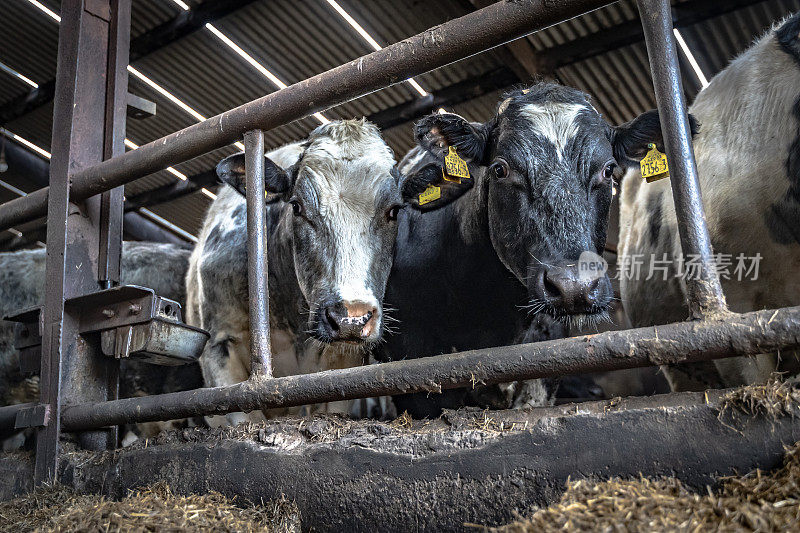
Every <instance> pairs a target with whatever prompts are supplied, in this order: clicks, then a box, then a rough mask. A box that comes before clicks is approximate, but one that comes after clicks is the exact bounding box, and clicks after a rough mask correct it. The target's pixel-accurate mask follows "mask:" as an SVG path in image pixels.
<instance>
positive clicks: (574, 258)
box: [415, 83, 661, 319]
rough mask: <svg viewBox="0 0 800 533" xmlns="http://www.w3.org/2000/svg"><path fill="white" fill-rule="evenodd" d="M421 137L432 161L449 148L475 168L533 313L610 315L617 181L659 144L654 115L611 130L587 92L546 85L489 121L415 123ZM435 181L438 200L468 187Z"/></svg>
mask: <svg viewBox="0 0 800 533" xmlns="http://www.w3.org/2000/svg"><path fill="white" fill-rule="evenodd" d="M415 135H416V139H417V142H418V143H419V145H420V146H422V147H423V148H425V149H427V150H428V151H429V152H431V153H433V154H434V155H435V156H438V157H444V155H445V154H446V153H447V152H448V151H449V149H450V147H451V146H452V147H454V148H455V149H456V151H457V153H458V154H459V155H460V156H461V157H462V158H464V159H466V160H467V161H468V162H470V165H471V166H473V167H474V168H475V174H476V177H477V178H478V179H477V180H474V181H475V182H476V185H475V187H478V188H480V189H479V191H476V193H477V194H479V195H480V197H481V200H480V205H482V206H483V209H484V210H485V213H484V214H482V215H481V216H483V217H485V219H486V222H487V223H488V233H489V238H490V240H491V244H492V246H493V247H494V249H495V251H496V252H497V255H498V257H499V258H500V260H501V261H502V262H503V264H504V265H505V266H506V267H507V268H508V269H509V270H510V271H511V272H512V273H513V274H514V275H515V276H516V277H517V279H519V280H520V281H521V282H522V283H524V284H525V285H526V287H527V289H528V293H529V297H530V300H531V308H532V309H533V310H534V311H537V312H538V311H543V312H548V313H550V314H552V315H554V316H556V317H560V318H570V319H572V318H577V319H583V318H590V319H598V318H600V317H604V316H606V315H607V313H606V311H607V309H608V307H609V305H610V302H611V300H612V298H613V292H612V288H611V282H610V280H609V278H608V276H607V275H606V274H605V270H604V269H599V270H598V269H597V268H596V267H597V265H598V264H601V265H604V262H602V259H601V257H600V255H602V253H603V249H604V247H605V242H606V231H607V226H608V216H609V206H610V205H611V195H612V184H613V180H614V179H615V178H618V177H620V176H621V175H622V174H623V172H624V170H625V168H626V167H627V166H628V165H631V164H634V163H635V157H637V156H638V157H639V158H640V157H641V155H643V154H644V152H645V150H644V148H645V147H646V146H647V143H648V142H657V143H660V142H661V130H660V126H659V123H658V120H657V116H655V117H654V116H653V115H652V114H646V115H643V116H642V117H640V118H639V119H637V120H635V121H634V122H632V123H630V124H627V125H625V126H622V127H619V128H613V127H611V126H609V125H608V124H607V123H606V122H605V121H604V120H603V118H602V117H601V116H600V114H599V113H598V112H597V111H596V110H595V109H594V107H592V105H591V103H590V101H589V97H588V95H586V94H585V93H583V92H581V91H579V90H576V89H572V88H568V87H563V86H560V85H555V84H550V83H542V84H538V85H536V86H534V87H531V88H530V89H524V90H516V91H514V92H512V93H510V94H509V95H508V96H507V97H506V98H505V99H504V100H503V101H502V103H501V104H500V106H499V108H498V111H497V114H496V115H495V116H494V117H493V118H492V119H491V120H489V121H488V122H486V123H484V124H480V123H474V122H472V123H471V122H469V121H467V120H466V119H464V118H463V117H461V116H459V115H456V114H451V113H443V114H434V115H430V116H428V117H426V118H424V119H422V120H421V121H420V122H419V123H418V124H417V125H416V130H415ZM470 183H472V181H470ZM437 185H440V186H441V187H442V188H443V193H442V195H441V198H440V199H439V200H438V201H437V202H439V203H440V204H443V203H446V202H451V201H453V200H455V199H456V198H458V197H459V196H461V195H462V194H464V192H465V190H466V188H465V187H464V186H463V185H455V184H452V183H450V182H447V181H442V182H441V183H438V184H437ZM429 207H437V206H429Z"/></svg>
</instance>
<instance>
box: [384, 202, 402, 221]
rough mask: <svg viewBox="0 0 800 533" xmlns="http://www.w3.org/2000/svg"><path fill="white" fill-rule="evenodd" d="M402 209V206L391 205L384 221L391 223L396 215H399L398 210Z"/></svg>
mask: <svg viewBox="0 0 800 533" xmlns="http://www.w3.org/2000/svg"><path fill="white" fill-rule="evenodd" d="M402 208H403V206H402V205H393V206H392V207H390V208H389V209H388V210H387V211H386V221H387V222H391V221H393V220H397V215H398V214H400V210H401V209H402Z"/></svg>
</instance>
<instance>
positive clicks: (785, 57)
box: [619, 15, 800, 390]
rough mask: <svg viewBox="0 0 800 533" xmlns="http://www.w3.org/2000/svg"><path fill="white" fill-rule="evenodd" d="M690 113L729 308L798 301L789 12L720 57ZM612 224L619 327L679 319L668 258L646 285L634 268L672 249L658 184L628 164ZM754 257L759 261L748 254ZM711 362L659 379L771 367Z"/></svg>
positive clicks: (675, 242)
mask: <svg viewBox="0 0 800 533" xmlns="http://www.w3.org/2000/svg"><path fill="white" fill-rule="evenodd" d="M690 112H691V114H692V115H693V116H694V117H695V118H696V119H697V121H698V122H699V133H697V135H695V137H694V152H695V157H696V159H697V170H698V172H699V177H700V186H701V189H702V196H703V205H704V207H705V212H706V218H707V221H708V228H709V231H710V234H711V240H712V245H713V248H714V253H715V254H721V255H718V267H719V270H721V271H723V272H725V271H726V270H727V271H728V273H729V274H730V279H723V280H722V284H723V289H724V291H725V295H726V297H727V301H728V304H729V306H730V307H731V309H732V310H734V311H738V312H745V311H753V310H757V309H764V308H777V307H783V306H789V305H797V304H800V278H799V277H798V276H797V271H798V269H799V268H800V15H795V16H793V17H792V18H790V19H788V20H787V21H785V22H784V23H783V24H782V25H780V27H777V28H774V29H773V30H772V31H770V32H769V33H768V34H767V35H766V36H764V37H763V38H762V39H760V40H759V41H757V42H756V43H755V44H754V45H753V46H752V47H751V48H750V49H748V50H747V51H746V52H744V53H743V54H742V55H741V56H740V57H738V58H737V59H735V60H734V61H733V62H731V64H730V65H729V66H728V67H727V68H726V69H725V70H723V71H722V72H720V73H719V74H718V75H717V76H716V77H714V79H713V80H711V83H710V85H709V86H708V87H706V88H705V89H703V91H701V92H700V94H698V96H697V99H696V101H695V102H694V104H693V105H692V106H691V108H690ZM653 140H657V139H653ZM639 155H640V156H641V153H640V154H639ZM620 226H621V229H620V247H619V252H620V264H627V265H628V267H629V268H628V272H627V273H626V275H623V276H622V280H621V290H622V299H623V303H624V305H625V309H626V312H627V314H628V316H629V317H630V319H631V322H632V323H633V324H634V325H636V326H648V325H654V324H663V323H667V322H676V321H681V320H685V319H686V318H687V316H688V315H689V311H688V309H687V307H686V305H685V302H684V296H685V294H686V287H685V282H684V280H683V278H682V277H680V276H677V277H676V275H677V274H678V272H677V269H676V267H677V265H675V264H673V265H672V266H671V269H670V271H669V272H668V274H667V277H668V279H667V280H666V281H665V280H664V275H663V273H661V272H659V273H657V274H656V275H654V276H652V277H651V279H649V280H648V279H646V277H647V276H645V275H639V276H636V272H635V270H636V269H642V267H647V268H649V267H648V264H647V263H648V262H649V260H650V259H649V258H650V257H654V258H656V259H657V260H661V259H662V258H663V257H664V254H667V258H668V259H670V260H673V261H674V260H675V259H676V258H678V257H680V255H681V247H680V242H679V236H678V227H677V220H676V218H675V209H674V205H673V202H672V195H671V192H670V183H669V180H667V179H664V180H660V181H656V182H653V183H649V184H648V183H646V182H644V181H643V180H642V179H641V177H640V175H639V173H638V170H637V171H636V173H631V174H630V175H628V176H626V177H625V179H624V182H623V184H622V192H621V197H620ZM740 254H742V260H738V259H737V258H738V257H739V255H740ZM757 254H760V256H761V259H760V262H759V260H758V259H750V258H757V257H758V255H757ZM684 259H687V258H684ZM756 264H757V265H758V279H755V280H754V279H753V278H754V276H755V265H756ZM687 265H688V263H685V264H684V271H685V272H686V273H687V274H690V271H689V269H688V268H687ZM737 268H742V269H747V270H750V273H749V274H748V272H747V271H746V270H739V272H737V271H736V269H737ZM742 274H745V275H742ZM739 277H742V278H743V279H742V280H741V281H740V280H739ZM784 355H785V354H784ZM715 366H716V369H717V370H716V371H715ZM715 366H714V365H710V364H706V365H692V366H684V367H681V369H680V370H679V369H677V368H673V369H666V375H667V376H668V379H669V380H670V385H671V386H672V387H673V388H674V389H676V390H685V389H696V388H702V387H706V386H720V385H722V386H734V385H739V384H745V383H752V382H757V381H763V380H764V379H765V378H766V377H767V376H768V374H769V373H770V372H771V371H774V370H775V369H776V368H777V362H776V359H775V356H774V355H762V356H759V357H757V358H753V359H751V360H742V359H734V360H721V361H718V362H716V365H715ZM717 372H719V375H717ZM720 377H721V382H720Z"/></svg>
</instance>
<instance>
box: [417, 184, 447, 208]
mask: <svg viewBox="0 0 800 533" xmlns="http://www.w3.org/2000/svg"><path fill="white" fill-rule="evenodd" d="M441 197H442V188H441V187H436V186H435V185H428V188H427V189H425V190H424V191H422V192H421V193H420V195H419V205H425V204H427V203H428V202H432V201H434V200H438V199H439V198H441Z"/></svg>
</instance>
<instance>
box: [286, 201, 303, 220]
mask: <svg viewBox="0 0 800 533" xmlns="http://www.w3.org/2000/svg"><path fill="white" fill-rule="evenodd" d="M289 203H290V204H292V213H294V216H296V217H299V216H300V215H302V214H303V204H301V203H300V201H299V200H289Z"/></svg>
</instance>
